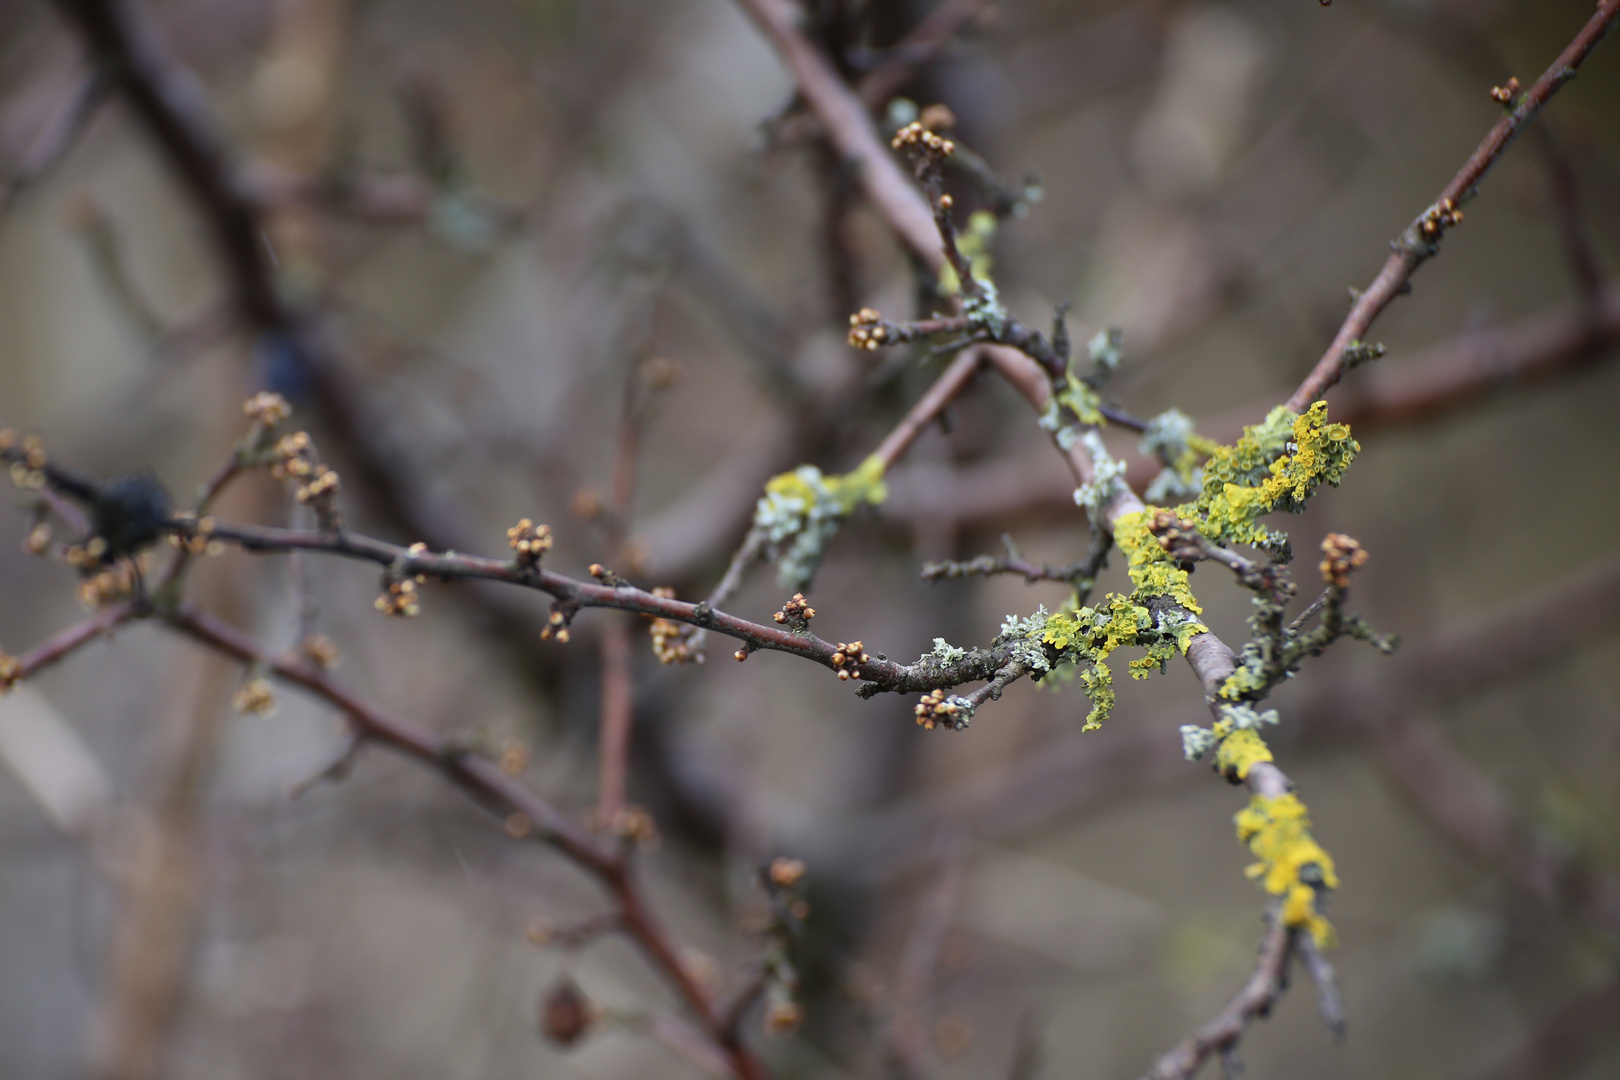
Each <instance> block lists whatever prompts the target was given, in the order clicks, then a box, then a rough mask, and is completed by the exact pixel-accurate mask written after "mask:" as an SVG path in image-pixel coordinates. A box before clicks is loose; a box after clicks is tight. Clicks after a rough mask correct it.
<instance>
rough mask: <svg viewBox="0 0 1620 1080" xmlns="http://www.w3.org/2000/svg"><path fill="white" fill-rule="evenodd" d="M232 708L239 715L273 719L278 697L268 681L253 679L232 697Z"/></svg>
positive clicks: (238, 689)
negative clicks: (249, 714)
mask: <svg viewBox="0 0 1620 1080" xmlns="http://www.w3.org/2000/svg"><path fill="white" fill-rule="evenodd" d="M231 708H233V709H235V710H236V711H237V712H239V713H243V714H247V713H252V714H253V715H254V716H260V717H266V718H268V717H271V716H274V715H275V714H276V695H275V693H274V692H273V691H272V690H271V689H270V682H269V680H267V679H262V678H252V679H249V680H248V681H247V682H245V683H243V684H242V685H241V686H239V687H237V689H236V693H234V694H232V695H231Z"/></svg>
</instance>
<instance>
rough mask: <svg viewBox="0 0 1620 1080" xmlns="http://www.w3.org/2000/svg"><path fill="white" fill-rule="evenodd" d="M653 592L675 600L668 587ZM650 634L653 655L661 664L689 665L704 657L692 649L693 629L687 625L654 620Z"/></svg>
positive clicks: (662, 586) (659, 619)
mask: <svg viewBox="0 0 1620 1080" xmlns="http://www.w3.org/2000/svg"><path fill="white" fill-rule="evenodd" d="M652 592H653V595H654V596H657V597H659V598H661V599H664V600H673V599H675V590H674V589H671V588H670V587H668V586H667V585H660V586H658V588H656V589H654V590H653V591H652ZM649 618H651V616H649ZM648 633H649V634H650V635H651V636H652V649H653V655H654V656H656V657H658V662H659V663H660V664H689V663H691V662H692V661H694V660H701V659H702V655H701V654H700V653H698V652H697V651H696V650H695V649H693V648H692V628H691V627H690V626H687V625H686V624H685V623H678V622H676V621H675V620H674V619H664V618H653V619H652V626H651V627H649V628H648Z"/></svg>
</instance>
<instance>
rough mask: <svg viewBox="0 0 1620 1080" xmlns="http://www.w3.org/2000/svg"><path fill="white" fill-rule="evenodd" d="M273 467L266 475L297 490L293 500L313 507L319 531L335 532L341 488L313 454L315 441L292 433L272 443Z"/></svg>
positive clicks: (300, 432)
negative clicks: (285, 481) (338, 494)
mask: <svg viewBox="0 0 1620 1080" xmlns="http://www.w3.org/2000/svg"><path fill="white" fill-rule="evenodd" d="M271 454H272V456H273V457H274V459H275V464H273V465H272V466H271V467H270V474H271V475H272V476H274V477H275V478H276V479H277V480H290V481H292V482H293V483H294V484H296V485H297V487H296V488H295V489H294V492H293V494H294V496H295V497H296V498H297V499H298V501H299V502H301V503H304V504H305V505H306V506H310V507H313V508H314V510H315V517H316V519H317V520H318V521H319V522H320V523H321V527H322V528H323V529H327V530H335V529H337V528H338V510H337V493H338V490H339V489H340V488H341V487H342V482H341V481H340V480H339V478H338V474H337V472H336V471H335V470H333V469H331V468H329V467H328V466H326V465H325V464H323V463H322V462H321V460H320V457H319V456H318V455H317V454H316V453H315V441H314V440H313V439H311V438H310V437H309V432H307V431H295V432H293V433H292V434H291V435H285V436H283V437H282V438H281V439H280V440H278V441H277V442H276V445H275V448H274V449H273V450H272V451H271Z"/></svg>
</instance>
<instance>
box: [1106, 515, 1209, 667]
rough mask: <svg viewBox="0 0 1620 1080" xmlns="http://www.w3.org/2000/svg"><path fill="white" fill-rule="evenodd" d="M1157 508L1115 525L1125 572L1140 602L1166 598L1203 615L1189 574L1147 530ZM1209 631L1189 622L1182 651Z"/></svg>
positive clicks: (1125, 518) (1124, 517) (1127, 516)
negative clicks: (1147, 599) (1124, 563)
mask: <svg viewBox="0 0 1620 1080" xmlns="http://www.w3.org/2000/svg"><path fill="white" fill-rule="evenodd" d="M1155 509H1157V508H1156V507H1148V508H1147V509H1145V510H1134V511H1132V512H1131V513H1129V514H1122V515H1121V516H1120V518H1119V520H1117V521H1115V522H1114V543H1115V544H1116V545H1117V546H1118V547H1119V550H1120V551H1121V552H1122V553H1123V554H1124V555H1125V559H1126V571H1127V572H1128V573H1129V574H1130V575H1131V584H1133V585H1135V586H1136V596H1137V597H1138V598H1141V599H1146V598H1148V597H1153V596H1166V597H1169V598H1170V599H1171V600H1174V601H1175V602H1176V603H1177V604H1179V605H1180V606H1181V607H1183V608H1185V609H1187V610H1188V611H1189V612H1191V613H1192V614H1194V615H1202V614H1203V613H1204V609H1203V607H1202V606H1200V605H1199V603H1198V599H1197V597H1195V596H1193V593H1192V588H1191V586H1189V585H1188V584H1187V571H1185V570H1183V569H1182V568H1181V567H1180V566H1179V565H1177V563H1176V562H1175V560H1173V559H1171V558H1170V556H1169V555H1168V554H1167V553H1166V552H1165V550H1164V548H1162V547H1160V546H1159V541H1158V539H1157V538H1156V537H1155V536H1154V535H1153V533H1152V532H1151V531H1150V530H1149V529H1148V522H1150V521H1152V520H1153V511H1154V510H1155ZM1206 629H1207V628H1206V627H1204V626H1202V625H1200V624H1197V623H1189V624H1188V628H1187V630H1186V632H1185V634H1184V640H1183V641H1181V642H1179V644H1180V646H1181V649H1182V650H1183V651H1186V648H1187V646H1186V642H1187V641H1190V640H1191V639H1192V635H1193V634H1196V633H1202V632H1204V631H1205V630H1206Z"/></svg>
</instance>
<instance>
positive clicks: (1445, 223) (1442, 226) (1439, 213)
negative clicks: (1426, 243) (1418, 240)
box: [1418, 199, 1463, 240]
mask: <svg viewBox="0 0 1620 1080" xmlns="http://www.w3.org/2000/svg"><path fill="white" fill-rule="evenodd" d="M1462 219H1463V212H1462V211H1461V210H1459V209H1458V208H1457V204H1456V203H1455V202H1454V201H1452V200H1451V199H1441V200H1440V201H1439V202H1438V203H1436V204H1435V205H1433V206H1431V207H1429V208H1428V209H1427V210H1425V211H1424V212H1423V217H1422V218H1420V219H1419V220H1418V231H1419V232H1421V233H1422V234H1423V236H1424V238H1425V239H1427V240H1438V239H1440V236H1441V234H1442V233H1444V232H1445V231H1446V230H1447V229H1449V228H1451V227H1452V226H1453V225H1456V224H1457V223H1458V222H1460V221H1462Z"/></svg>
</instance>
